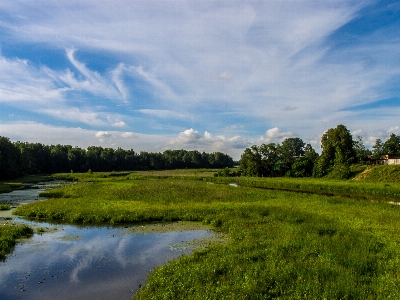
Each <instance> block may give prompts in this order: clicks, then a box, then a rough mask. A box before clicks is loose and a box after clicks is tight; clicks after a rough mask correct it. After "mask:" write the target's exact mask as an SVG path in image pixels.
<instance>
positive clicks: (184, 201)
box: [15, 175, 400, 299]
mask: <svg viewBox="0 0 400 300" xmlns="http://www.w3.org/2000/svg"><path fill="white" fill-rule="evenodd" d="M135 176H136V175H135ZM128 177H131V175H129V176H128ZM117 178H118V177H117ZM88 179H89V178H86V179H85V180H81V181H80V182H78V183H75V184H72V185H70V186H68V187H65V188H60V189H54V190H51V191H47V192H46V193H45V195H47V196H48V197H50V198H49V199H48V200H46V201H41V202H36V203H32V204H28V205H24V206H20V207H19V208H18V209H17V210H16V211H15V212H16V213H17V214H20V215H24V216H28V217H32V218H49V219H57V220H64V221H69V222H107V223H122V222H145V221H173V220H191V221H201V222H203V223H207V224H212V225H213V226H214V227H215V228H216V229H218V230H221V231H223V232H225V233H227V234H228V235H229V237H230V239H229V242H228V243H227V244H225V245H218V246H211V247H209V248H207V249H205V250H200V251H197V252H195V253H194V254H193V255H190V256H183V257H182V258H180V259H178V260H176V261H173V262H172V263H169V264H167V265H165V266H163V267H161V268H158V269H156V270H155V271H154V272H153V273H152V274H151V276H150V277H149V280H148V283H147V285H146V286H145V287H144V288H143V289H142V290H140V291H139V292H138V293H137V295H136V296H135V298H137V299H275V298H279V299H390V298H393V299H396V298H397V297H398V295H399V294H400V269H399V268H398V265H399V263H400V247H399V245H400V236H399V235H398V226H399V224H400V214H399V213H400V207H398V206H393V205H389V204H386V203H380V202H371V201H360V200H359V199H357V198H349V197H341V196H326V195H318V194H310V193H294V192H285V191H278V190H273V189H260V188H254V187H252V186H251V185H256V186H257V185H258V184H259V183H262V182H263V181H264V182H267V184H269V183H270V182H272V180H265V179H264V180H262V179H256V180H255V179H246V180H248V182H243V179H241V182H240V184H242V186H239V187H233V186H229V185H227V184H210V182H209V181H208V178H207V180H205V181H202V180H195V178H193V180H182V179H179V178H178V177H173V178H171V177H168V176H166V177H165V178H162V177H161V178H160V179H159V178H158V177H156V178H149V177H144V176H141V177H140V176H139V177H132V178H130V179H129V178H128V180H127V178H119V179H115V178H114V179H110V178H103V179H101V178H100V179H98V181H94V180H93V181H94V182H89V181H90V180H88ZM135 179H136V180H135ZM219 182H220V183H224V182H223V181H219ZM226 183H227V182H226ZM307 183H309V184H312V181H306V180H304V181H303V180H299V181H297V184H298V185H299V186H300V188H303V187H302V185H305V186H306V185H307ZM274 184H275V185H280V187H282V186H283V187H285V186H287V185H288V184H294V181H293V182H292V181H285V180H284V179H282V181H276V182H275V183H274ZM324 185H325V186H326V185H327V182H324V181H316V182H315V183H314V186H313V187H312V188H311V190H312V189H314V190H318V189H319V188H321V187H324ZM332 186H333V187H332V189H333V190H339V189H340V187H341V186H340V184H338V183H336V182H333V183H332ZM342 187H343V186H342ZM350 187H351V188H350V190H351V191H354V190H355V188H354V187H357V188H361V186H358V185H355V186H352V185H351V186H350ZM366 187H367V188H366V189H367V190H368V188H369V186H368V185H366ZM392 188H393V187H388V188H387V189H388V190H389V191H390V192H391V193H392V195H393V192H392V191H391V189H392ZM321 190H322V188H321ZM352 195H353V196H355V195H357V193H355V192H352Z"/></svg>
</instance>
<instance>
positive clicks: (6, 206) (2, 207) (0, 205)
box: [0, 203, 11, 210]
mask: <svg viewBox="0 0 400 300" xmlns="http://www.w3.org/2000/svg"><path fill="white" fill-rule="evenodd" d="M10 208H11V206H10V204H4V203H0V210H9V209H10Z"/></svg>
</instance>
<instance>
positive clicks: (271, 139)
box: [259, 127, 293, 144]
mask: <svg viewBox="0 0 400 300" xmlns="http://www.w3.org/2000/svg"><path fill="white" fill-rule="evenodd" d="M290 137H293V133H292V132H290V131H285V132H283V131H282V130H281V129H279V128H277V127H274V128H271V129H268V130H267V131H266V132H265V134H264V135H263V136H261V137H260V139H259V142H260V143H264V144H267V143H280V142H282V141H283V140H284V139H286V138H290Z"/></svg>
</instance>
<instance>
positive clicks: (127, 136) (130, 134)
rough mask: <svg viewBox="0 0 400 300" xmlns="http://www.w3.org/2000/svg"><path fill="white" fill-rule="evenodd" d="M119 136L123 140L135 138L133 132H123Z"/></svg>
mask: <svg viewBox="0 0 400 300" xmlns="http://www.w3.org/2000/svg"><path fill="white" fill-rule="evenodd" d="M121 136H122V137H123V138H135V137H136V135H135V134H134V133H133V132H124V133H121Z"/></svg>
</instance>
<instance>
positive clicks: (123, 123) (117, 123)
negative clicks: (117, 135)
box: [112, 121, 127, 127]
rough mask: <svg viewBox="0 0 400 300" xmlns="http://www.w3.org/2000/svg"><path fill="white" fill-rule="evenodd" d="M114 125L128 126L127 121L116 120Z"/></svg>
mask: <svg viewBox="0 0 400 300" xmlns="http://www.w3.org/2000/svg"><path fill="white" fill-rule="evenodd" d="M112 126H113V127H126V126H127V125H126V123H125V122H124V121H119V122H115V123H113V124H112Z"/></svg>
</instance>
